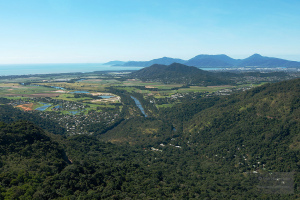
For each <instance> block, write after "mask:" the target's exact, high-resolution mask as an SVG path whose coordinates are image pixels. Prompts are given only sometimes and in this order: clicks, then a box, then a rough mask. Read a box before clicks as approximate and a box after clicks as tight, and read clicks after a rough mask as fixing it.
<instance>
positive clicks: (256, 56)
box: [249, 53, 263, 58]
mask: <svg viewBox="0 0 300 200" xmlns="http://www.w3.org/2000/svg"><path fill="white" fill-rule="evenodd" d="M261 57H263V56H262V55H260V54H258V53H255V54H253V55H252V56H250V57H249V58H261Z"/></svg>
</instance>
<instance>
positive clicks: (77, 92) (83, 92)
mask: <svg viewBox="0 0 300 200" xmlns="http://www.w3.org/2000/svg"><path fill="white" fill-rule="evenodd" d="M70 93H72V94H87V93H89V92H88V91H74V92H70Z"/></svg>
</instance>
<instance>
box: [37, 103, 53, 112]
mask: <svg viewBox="0 0 300 200" xmlns="http://www.w3.org/2000/svg"><path fill="white" fill-rule="evenodd" d="M39 103H40V104H43V106H41V107H38V108H36V109H35V110H39V111H44V110H46V109H47V108H49V107H50V106H51V104H47V103H41V102H39Z"/></svg>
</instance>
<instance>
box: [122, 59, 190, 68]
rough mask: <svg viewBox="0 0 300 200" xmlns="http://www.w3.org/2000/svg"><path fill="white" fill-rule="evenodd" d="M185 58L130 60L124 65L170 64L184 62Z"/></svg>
mask: <svg viewBox="0 0 300 200" xmlns="http://www.w3.org/2000/svg"><path fill="white" fill-rule="evenodd" d="M184 62H185V61H184V60H181V59H176V58H168V57H163V58H157V59H153V60H150V61H129V62H126V63H124V64H123V65H122V66H135V67H149V66H151V65H154V64H160V65H170V64H172V63H184Z"/></svg>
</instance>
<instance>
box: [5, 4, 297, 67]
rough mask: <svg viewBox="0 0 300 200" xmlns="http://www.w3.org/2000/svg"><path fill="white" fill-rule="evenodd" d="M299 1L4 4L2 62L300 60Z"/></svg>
mask: <svg viewBox="0 0 300 200" xmlns="http://www.w3.org/2000/svg"><path fill="white" fill-rule="evenodd" d="M299 10H300V1H299V0H251V1H246V0H245V1H244V0H226V1H225V0H12V1H11V0H0V26H1V29H0V30H1V31H0V64H13V63H78V62H79V63H98V62H107V61H110V60H124V61H128V60H151V59H154V58H159V57H164V56H168V57H174V58H182V59H189V58H192V57H194V56H196V55H199V54H227V55H229V56H231V57H233V58H245V57H248V56H250V55H252V54H254V53H259V54H262V55H264V56H272V57H280V58H285V59H290V60H297V61H300V23H299V22H300V12H299Z"/></svg>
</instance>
